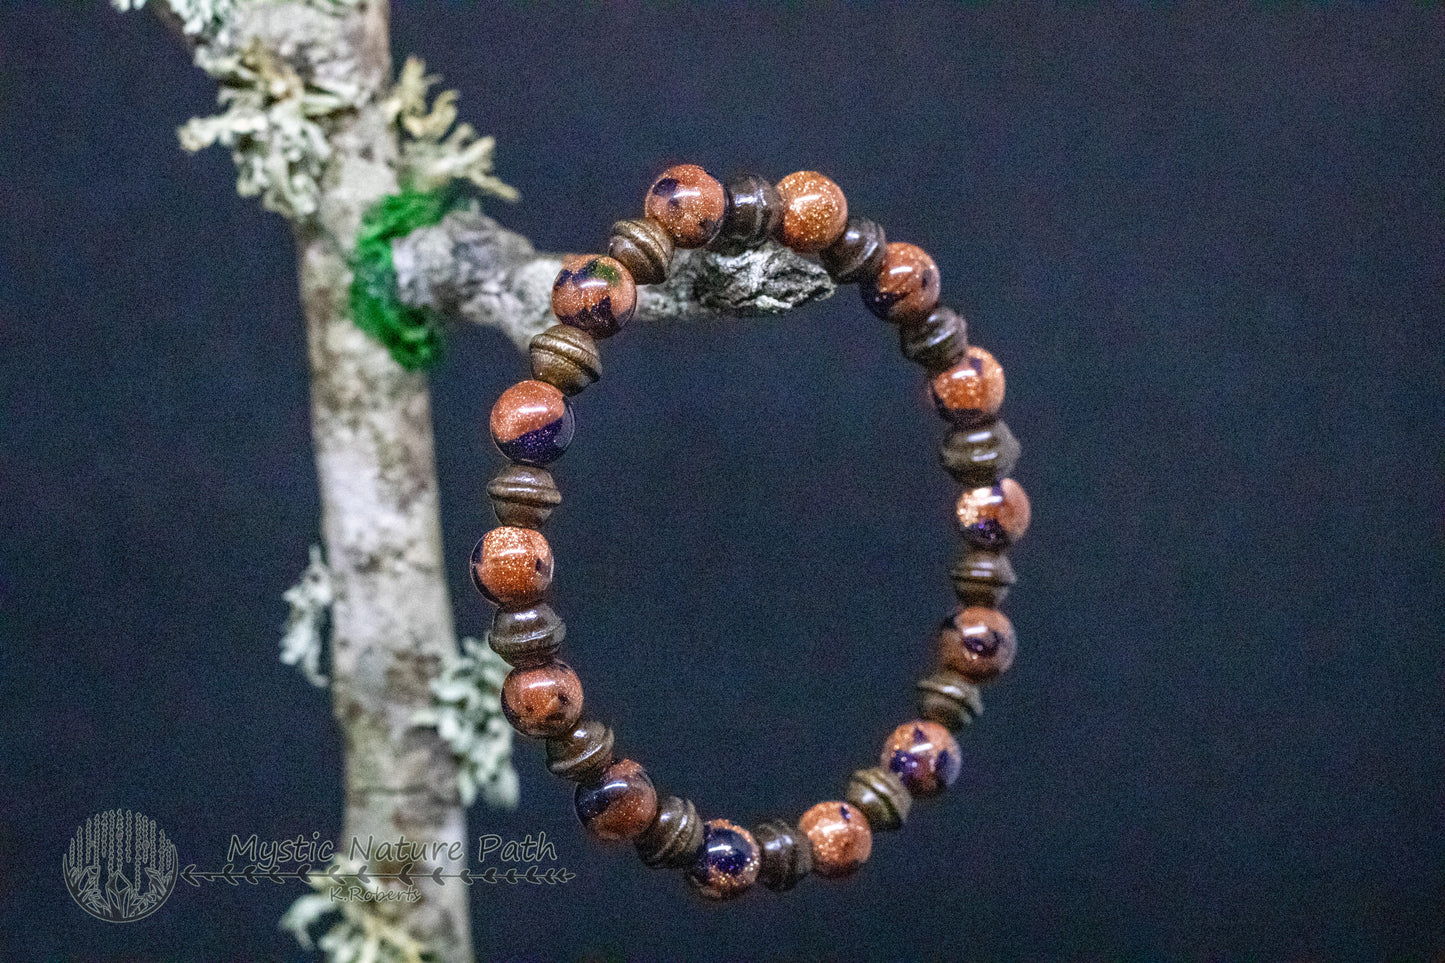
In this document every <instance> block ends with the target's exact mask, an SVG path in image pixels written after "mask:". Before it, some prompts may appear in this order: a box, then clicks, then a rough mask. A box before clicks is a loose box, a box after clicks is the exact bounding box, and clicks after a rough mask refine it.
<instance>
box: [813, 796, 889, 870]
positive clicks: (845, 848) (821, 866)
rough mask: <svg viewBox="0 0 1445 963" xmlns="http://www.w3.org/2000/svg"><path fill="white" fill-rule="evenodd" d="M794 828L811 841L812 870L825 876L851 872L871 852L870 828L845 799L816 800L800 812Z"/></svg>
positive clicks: (859, 813) (871, 838)
mask: <svg viewBox="0 0 1445 963" xmlns="http://www.w3.org/2000/svg"><path fill="white" fill-rule="evenodd" d="M798 830H799V831H800V832H802V833H803V835H805V836H807V837H808V842H809V843H811V844H812V847H813V872H815V873H817V874H818V875H819V876H824V877H827V878H829V879H838V878H840V877H843V876H852V875H853V874H854V873H856V872H857V871H858V867H859V866H862V865H863V864H864V863H865V862H867V861H868V857H869V856H870V855H871V854H872V852H873V830H871V829H869V828H868V820H867V819H866V818H865V817H864V816H863V814H862V813H861V812H859V811H858V808H857V807H856V806H853V805H851V804H849V803H845V802H820V803H818V805H816V806H814V807H813V808H812V809H809V810H808V811H807V812H805V813H803V817H802V818H801V819H799V820H798Z"/></svg>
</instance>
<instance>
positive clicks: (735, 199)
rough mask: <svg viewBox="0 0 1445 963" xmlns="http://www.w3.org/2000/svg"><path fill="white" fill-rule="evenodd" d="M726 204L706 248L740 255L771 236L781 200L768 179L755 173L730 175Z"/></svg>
mask: <svg viewBox="0 0 1445 963" xmlns="http://www.w3.org/2000/svg"><path fill="white" fill-rule="evenodd" d="M727 194H728V207H727V214H726V215H725V216H724V217H723V225H722V230H720V231H718V235H717V237H715V238H713V239H712V241H711V243H709V244H708V248H709V249H710V250H713V251H717V252H718V253H719V254H741V253H742V252H743V251H747V250H750V249H751V248H755V247H757V246H758V245H760V244H762V243H763V242H764V241H766V240H768V239H769V238H770V237H772V236H773V235H774V234H775V233H776V232H777V229H778V225H779V223H780V222H781V221H782V219H783V202H782V200H781V199H780V198H779V197H778V189H777V188H776V187H774V186H773V184H772V182H771V181H769V180H767V179H765V178H762V177H759V176H758V175H757V174H743V175H742V176H740V177H734V178H733V179H732V180H730V181H728V184H727Z"/></svg>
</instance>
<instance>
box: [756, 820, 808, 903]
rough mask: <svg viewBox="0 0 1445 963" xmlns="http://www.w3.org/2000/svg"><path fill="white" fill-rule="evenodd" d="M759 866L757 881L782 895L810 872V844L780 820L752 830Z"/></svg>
mask: <svg viewBox="0 0 1445 963" xmlns="http://www.w3.org/2000/svg"><path fill="white" fill-rule="evenodd" d="M752 832H753V838H754V839H756V840H757V841H758V849H759V850H760V851H761V854H762V866H761V867H760V868H759V870H758V879H759V881H761V882H762V884H763V885H764V886H766V887H767V888H768V889H770V890H773V891H774V892H778V893H784V892H787V891H788V890H790V889H792V888H793V887H794V886H796V885H798V880H800V879H802V878H803V877H804V876H807V875H808V874H809V873H811V872H812V871H813V844H812V843H810V842H808V837H807V836H805V835H803V834H802V833H801V832H799V831H798V830H797V829H795V828H794V827H792V826H789V825H788V824H787V823H785V822H783V821H782V820H780V819H770V820H768V821H767V822H764V823H759V824H758V825H757V826H755V827H753V830H752Z"/></svg>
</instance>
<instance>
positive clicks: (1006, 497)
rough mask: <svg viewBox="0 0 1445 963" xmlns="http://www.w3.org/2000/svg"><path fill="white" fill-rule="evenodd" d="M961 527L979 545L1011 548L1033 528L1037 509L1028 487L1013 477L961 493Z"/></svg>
mask: <svg viewBox="0 0 1445 963" xmlns="http://www.w3.org/2000/svg"><path fill="white" fill-rule="evenodd" d="M957 514H958V530H959V531H960V532H962V533H963V537H964V538H965V539H967V540H968V543H969V544H970V545H972V546H974V547H975V548H983V549H988V550H990V551H997V550H999V549H1004V548H1008V547H1009V546H1010V545H1012V544H1013V543H1015V542H1017V541H1018V540H1019V539H1021V538H1023V536H1024V532H1027V531H1028V530H1029V520H1030V519H1031V518H1032V517H1033V509H1032V508H1030V507H1029V496H1028V495H1026V494H1024V488H1023V486H1022V485H1020V484H1019V483H1018V482H1016V481H1014V480H1013V479H1012V478H1005V479H1003V480H1002V481H1000V482H999V483H998V484H997V485H985V486H983V487H982V488H970V489H966V490H965V491H964V492H963V494H962V495H959V496H958V506H957Z"/></svg>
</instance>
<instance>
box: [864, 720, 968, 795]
mask: <svg viewBox="0 0 1445 963" xmlns="http://www.w3.org/2000/svg"><path fill="white" fill-rule="evenodd" d="M962 763H963V760H962V757H961V756H960V755H959V751H958V742H957V741H955V740H954V738H953V735H952V733H950V732H949V731H948V730H947V729H945V728H944V727H943V726H941V725H939V724H938V723H936V722H930V721H929V720H927V719H915V720H913V721H912V722H905V723H904V724H903V725H901V726H899V727H898V728H897V729H894V730H893V734H892V735H890V736H889V737H888V741H887V742H886V743H884V745H883V756H882V761H881V763H880V765H882V767H883V768H884V769H887V770H888V771H889V772H891V773H893V774H894V775H896V776H897V777H898V779H899V781H900V782H902V783H903V785H904V787H905V788H907V790H908V791H909V792H910V793H912V794H913V795H914V796H917V797H918V798H920V799H923V798H927V797H929V796H937V795H938V794H939V793H941V792H943V790H944V789H946V788H948V787H949V786H951V785H952V784H953V781H954V780H955V779H957V778H958V773H959V769H960V768H961V766H962Z"/></svg>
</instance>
